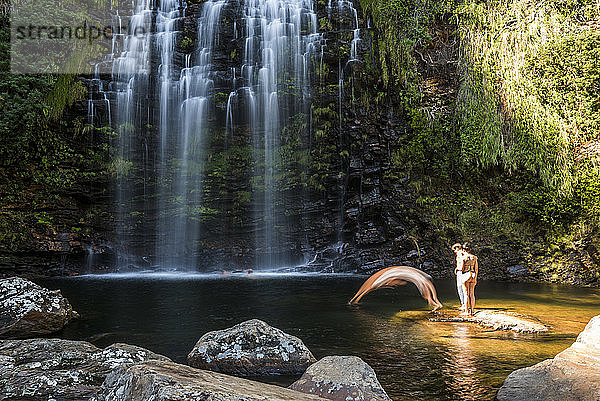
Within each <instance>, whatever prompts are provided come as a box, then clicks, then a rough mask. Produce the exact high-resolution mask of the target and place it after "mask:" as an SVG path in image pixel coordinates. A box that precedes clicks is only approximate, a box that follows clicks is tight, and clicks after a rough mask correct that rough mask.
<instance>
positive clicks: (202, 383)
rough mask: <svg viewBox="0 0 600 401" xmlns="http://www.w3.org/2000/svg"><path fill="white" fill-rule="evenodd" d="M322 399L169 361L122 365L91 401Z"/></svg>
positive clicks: (277, 400) (109, 376)
mask: <svg viewBox="0 0 600 401" xmlns="http://www.w3.org/2000/svg"><path fill="white" fill-rule="evenodd" d="M146 400H154V401H186V400H194V401H202V400H210V401H221V400H222V401H238V400H239V401H252V400H261V401H264V400H272V401H288V400H289V401H291V400H307V401H309V400H315V401H316V400H322V398H319V397H315V396H310V395H306V394H302V393H299V392H296V391H292V390H289V389H286V388H283V387H277V386H273V385H270V384H264V383H259V382H254V381H250V380H247V379H242V378H238V377H233V376H227V375H224V374H221V373H216V372H210V371H207V370H200V369H194V368H192V367H189V366H185V365H179V364H176V363H173V362H163V361H149V362H145V363H141V364H136V365H122V366H120V367H119V368H117V369H115V370H114V371H113V372H112V373H111V374H109V375H108V377H107V378H106V381H105V382H104V384H103V385H102V391H101V392H100V393H99V394H98V396H97V397H96V398H94V399H93V401H146Z"/></svg>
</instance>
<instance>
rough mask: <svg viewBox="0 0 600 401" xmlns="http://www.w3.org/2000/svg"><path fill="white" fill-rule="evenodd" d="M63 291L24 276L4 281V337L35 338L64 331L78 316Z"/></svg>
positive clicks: (0, 318) (0, 301)
mask: <svg viewBox="0 0 600 401" xmlns="http://www.w3.org/2000/svg"><path fill="white" fill-rule="evenodd" d="M78 316H79V315H78V314H77V312H75V311H74V310H73V308H72V307H71V304H69V301H67V299H66V298H64V297H63V296H62V295H61V293H60V290H57V291H50V290H48V289H46V288H42V287H40V286H39V285H37V284H35V283H32V282H31V281H28V280H25V279H22V278H20V277H11V278H6V279H3V280H0V338H31V337H36V336H40V335H45V334H49V333H54V332H56V331H59V330H61V329H62V328H63V327H64V326H65V325H66V324H67V323H69V321H70V320H71V319H73V318H76V317H78Z"/></svg>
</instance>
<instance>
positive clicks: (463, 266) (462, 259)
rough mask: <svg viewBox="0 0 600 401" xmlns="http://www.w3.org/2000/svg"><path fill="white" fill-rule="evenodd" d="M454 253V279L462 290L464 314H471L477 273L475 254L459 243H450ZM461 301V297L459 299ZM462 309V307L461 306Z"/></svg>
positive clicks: (477, 265) (473, 305)
mask: <svg viewBox="0 0 600 401" xmlns="http://www.w3.org/2000/svg"><path fill="white" fill-rule="evenodd" d="M452 250H453V251H454V253H455V254H456V269H455V270H454V271H455V273H456V281H457V286H458V287H459V295H460V291H461V290H462V291H463V292H464V299H465V300H464V309H465V310H464V312H463V313H464V314H465V315H469V316H473V313H474V308H475V285H477V274H478V273H479V264H478V261H477V256H475V255H472V254H470V253H469V252H467V251H466V250H465V249H464V248H463V246H462V245H461V244H454V245H452ZM461 301H462V299H461ZM461 309H462V308H461Z"/></svg>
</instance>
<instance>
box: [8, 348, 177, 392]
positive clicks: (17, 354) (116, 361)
mask: <svg viewBox="0 0 600 401" xmlns="http://www.w3.org/2000/svg"><path fill="white" fill-rule="evenodd" d="M155 359H156V360H162V361H168V360H169V359H168V358H166V357H164V356H161V355H157V354H155V353H153V352H150V351H148V350H146V349H144V348H140V347H136V346H133V345H128V344H113V345H111V346H109V347H106V348H104V349H100V348H97V347H95V346H94V345H92V344H90V343H87V342H84V341H69V340H59V339H44V338H38V339H31V340H3V341H2V340H0V399H27V400H28V401H37V400H39V401H42V400H43V401H47V400H49V399H56V400H61V401H70V400H73V401H75V400H87V399H89V398H90V397H92V396H93V395H95V394H96V393H97V392H98V391H99V390H100V386H101V385H102V382H103V381H104V379H105V378H106V375H108V373H110V372H111V371H112V370H113V369H114V368H116V367H117V366H119V365H121V364H131V363H139V362H143V361H147V360H155ZM19 397H21V398H19Z"/></svg>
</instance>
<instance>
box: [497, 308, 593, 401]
mask: <svg viewBox="0 0 600 401" xmlns="http://www.w3.org/2000/svg"><path fill="white" fill-rule="evenodd" d="M496 398H497V399H498V400H499V401H526V400H539V401H545V400H548V401H550V400H561V401H575V400H578V401H588V400H589V401H598V400H600V315H598V316H595V317H593V318H592V319H591V320H590V321H589V323H588V324H587V326H586V327H585V330H583V331H582V332H581V334H579V336H578V337H577V341H575V342H574V343H573V345H571V346H570V347H569V348H567V349H566V350H564V351H563V352H561V353H560V354H558V355H556V356H555V357H554V358H553V359H547V360H545V361H543V362H540V363H538V364H536V365H533V366H530V367H528V368H523V369H519V370H515V371H514V372H512V373H511V374H510V375H509V376H508V377H507V378H506V379H505V380H504V383H503V384H502V387H501V388H500V390H498V394H497V395H496Z"/></svg>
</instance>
